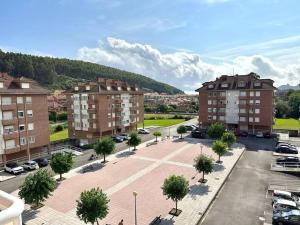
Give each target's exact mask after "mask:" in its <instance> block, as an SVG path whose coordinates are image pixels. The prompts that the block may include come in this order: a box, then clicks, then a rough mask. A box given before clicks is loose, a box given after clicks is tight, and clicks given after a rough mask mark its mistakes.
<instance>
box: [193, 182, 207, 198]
mask: <svg viewBox="0 0 300 225" xmlns="http://www.w3.org/2000/svg"><path fill="white" fill-rule="evenodd" d="M208 192H210V191H209V186H208V185H205V184H204V185H203V184H200V183H198V184H193V185H192V186H190V191H189V194H190V195H191V197H192V199H196V197H197V196H203V195H207V194H208Z"/></svg>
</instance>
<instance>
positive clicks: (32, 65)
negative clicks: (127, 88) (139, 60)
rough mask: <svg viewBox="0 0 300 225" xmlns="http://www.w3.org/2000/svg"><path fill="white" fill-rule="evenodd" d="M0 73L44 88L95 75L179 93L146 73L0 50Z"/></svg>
mask: <svg viewBox="0 0 300 225" xmlns="http://www.w3.org/2000/svg"><path fill="white" fill-rule="evenodd" d="M0 72H7V73H8V74H10V75H12V76H15V77H18V76H25V77H28V78H31V79H34V80H36V81H38V82H39V83H40V84H41V85H43V86H45V87H48V89H67V88H69V87H71V86H72V85H73V83H75V82H77V81H83V80H95V79H96V78H97V77H104V78H111V79H117V80H123V81H126V82H128V83H130V84H137V85H138V86H140V87H141V88H143V89H144V90H146V91H154V92H159V93H162V92H165V93H168V94H177V93H182V91H181V90H179V89H177V88H175V87H172V86H170V85H168V84H164V83H161V82H157V81H155V80H153V79H150V78H148V77H146V76H143V75H139V74H135V73H130V72H127V71H123V70H119V69H115V68H111V67H107V66H103V65H99V64H95V63H89V62H83V61H79V60H69V59H59V58H51V57H41V56H32V55H26V54H20V53H9V52H8V53H5V52H2V51H1V50H0Z"/></svg>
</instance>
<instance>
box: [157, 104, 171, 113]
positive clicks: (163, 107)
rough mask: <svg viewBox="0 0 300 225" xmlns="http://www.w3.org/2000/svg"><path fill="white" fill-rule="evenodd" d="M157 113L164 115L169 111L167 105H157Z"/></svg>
mask: <svg viewBox="0 0 300 225" xmlns="http://www.w3.org/2000/svg"><path fill="white" fill-rule="evenodd" d="M157 111H158V112H161V113H166V112H168V111H169V107H168V106H167V105H158V106H157Z"/></svg>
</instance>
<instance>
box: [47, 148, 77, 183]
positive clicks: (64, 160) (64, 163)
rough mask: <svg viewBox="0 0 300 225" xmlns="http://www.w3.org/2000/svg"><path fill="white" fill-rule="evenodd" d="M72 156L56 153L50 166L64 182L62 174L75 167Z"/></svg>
mask: <svg viewBox="0 0 300 225" xmlns="http://www.w3.org/2000/svg"><path fill="white" fill-rule="evenodd" d="M73 163H74V161H73V157H72V154H71V153H70V154H66V153H62V152H59V153H55V154H53V155H52V157H51V161H50V166H51V168H52V170H53V171H54V172H55V173H58V174H59V179H60V180H62V174H63V173H67V172H68V171H70V169H71V168H72V166H73Z"/></svg>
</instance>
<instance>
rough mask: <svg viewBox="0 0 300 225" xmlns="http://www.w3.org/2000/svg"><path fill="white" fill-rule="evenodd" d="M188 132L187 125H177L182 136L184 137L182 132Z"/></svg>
mask: <svg viewBox="0 0 300 225" xmlns="http://www.w3.org/2000/svg"><path fill="white" fill-rule="evenodd" d="M186 132H187V129H186V127H185V126H183V125H180V126H179V127H177V133H178V134H180V138H181V139H182V134H185V133H186Z"/></svg>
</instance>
